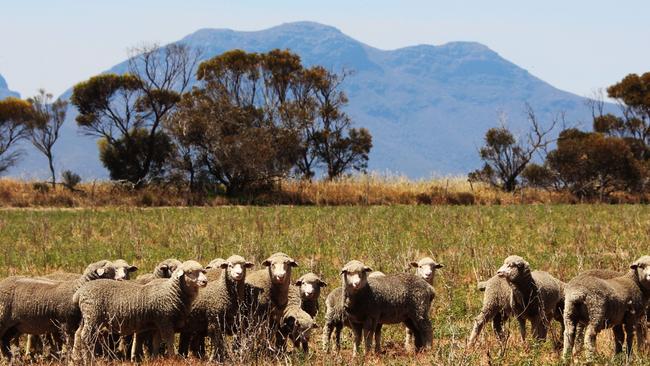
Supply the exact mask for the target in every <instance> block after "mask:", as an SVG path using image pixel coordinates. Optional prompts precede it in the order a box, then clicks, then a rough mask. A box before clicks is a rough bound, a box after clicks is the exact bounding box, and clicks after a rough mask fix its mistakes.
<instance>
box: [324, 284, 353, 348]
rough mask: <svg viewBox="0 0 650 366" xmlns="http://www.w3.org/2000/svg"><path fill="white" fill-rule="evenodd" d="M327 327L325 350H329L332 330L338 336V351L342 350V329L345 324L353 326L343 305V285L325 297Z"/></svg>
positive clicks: (325, 329) (325, 328) (325, 330)
mask: <svg viewBox="0 0 650 366" xmlns="http://www.w3.org/2000/svg"><path fill="white" fill-rule="evenodd" d="M325 308H326V309H325V327H324V328H323V339H322V341H323V350H324V351H325V352H329V350H330V345H329V343H330V339H331V338H332V331H334V334H335V337H336V351H337V352H339V351H340V350H341V330H343V326H346V327H348V328H352V325H351V324H350V322H349V321H348V318H347V315H346V313H345V308H344V307H343V287H337V288H335V289H334V290H332V292H330V293H329V295H327V298H325Z"/></svg>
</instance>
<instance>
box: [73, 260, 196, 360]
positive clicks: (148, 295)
mask: <svg viewBox="0 0 650 366" xmlns="http://www.w3.org/2000/svg"><path fill="white" fill-rule="evenodd" d="M206 285H207V278H206V277H205V270H204V269H203V267H202V266H201V264H199V263H197V262H195V261H185V262H183V263H182V264H181V265H180V266H179V267H178V268H177V269H176V271H174V273H173V274H172V277H171V278H168V279H156V280H152V281H151V282H149V283H148V284H146V285H142V284H138V283H135V282H133V281H128V282H127V281H122V282H116V281H106V280H97V281H93V282H89V283H87V284H85V285H84V286H82V287H81V288H79V290H77V292H76V293H75V294H74V297H73V301H74V302H75V303H77V304H78V305H79V309H80V310H81V315H82V323H81V324H82V325H81V326H80V327H79V329H78V330H77V332H76V333H75V347H74V350H73V354H74V355H75V357H76V358H79V356H82V353H81V352H83V351H84V349H85V350H88V349H93V333H94V332H95V331H97V330H99V329H103V328H106V329H108V331H109V332H112V333H118V334H120V335H129V334H135V333H138V332H143V331H149V330H155V331H157V333H158V334H159V335H160V338H161V339H162V340H163V341H164V343H165V346H166V351H167V354H168V355H172V354H174V329H176V328H180V326H181V325H182V323H183V322H184V320H185V318H186V316H187V314H189V312H190V309H191V306H192V302H193V301H194V299H195V298H196V296H197V294H198V292H199V288H201V287H205V286H206ZM156 339H157V338H154V340H156ZM158 349H159V345H158V344H156V342H154V344H153V346H152V349H151V351H152V355H153V356H156V355H157V353H158ZM86 355H87V354H86V352H83V356H86ZM84 358H85V357H84Z"/></svg>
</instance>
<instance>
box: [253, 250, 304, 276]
mask: <svg viewBox="0 0 650 366" xmlns="http://www.w3.org/2000/svg"><path fill="white" fill-rule="evenodd" d="M262 265H263V266H264V267H268V269H269V275H270V276H271V282H273V283H275V284H281V283H284V282H285V281H288V279H290V278H291V268H292V267H298V262H296V261H295V260H294V259H293V258H291V257H289V256H288V255H286V254H284V253H280V252H278V253H275V254H273V255H271V256H270V257H268V258H267V259H266V260H265V261H264V262H262Z"/></svg>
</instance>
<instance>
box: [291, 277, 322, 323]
mask: <svg viewBox="0 0 650 366" xmlns="http://www.w3.org/2000/svg"><path fill="white" fill-rule="evenodd" d="M294 285H295V286H297V287H298V289H299V290H300V300H301V308H302V310H304V311H306V312H307V314H309V315H310V316H311V317H312V318H316V315H317V314H318V310H319V305H318V299H319V298H320V291H321V289H322V288H323V287H327V283H326V282H325V281H323V280H322V279H321V278H320V277H319V276H318V275H317V274H315V273H312V272H309V273H306V274H304V275H302V276H300V278H298V279H297V280H296V282H295V283H294Z"/></svg>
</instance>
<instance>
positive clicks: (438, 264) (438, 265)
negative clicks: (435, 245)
mask: <svg viewBox="0 0 650 366" xmlns="http://www.w3.org/2000/svg"><path fill="white" fill-rule="evenodd" d="M435 267H436V268H438V269H440V268H444V267H445V266H444V265H442V264H440V263H436V265H435Z"/></svg>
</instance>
